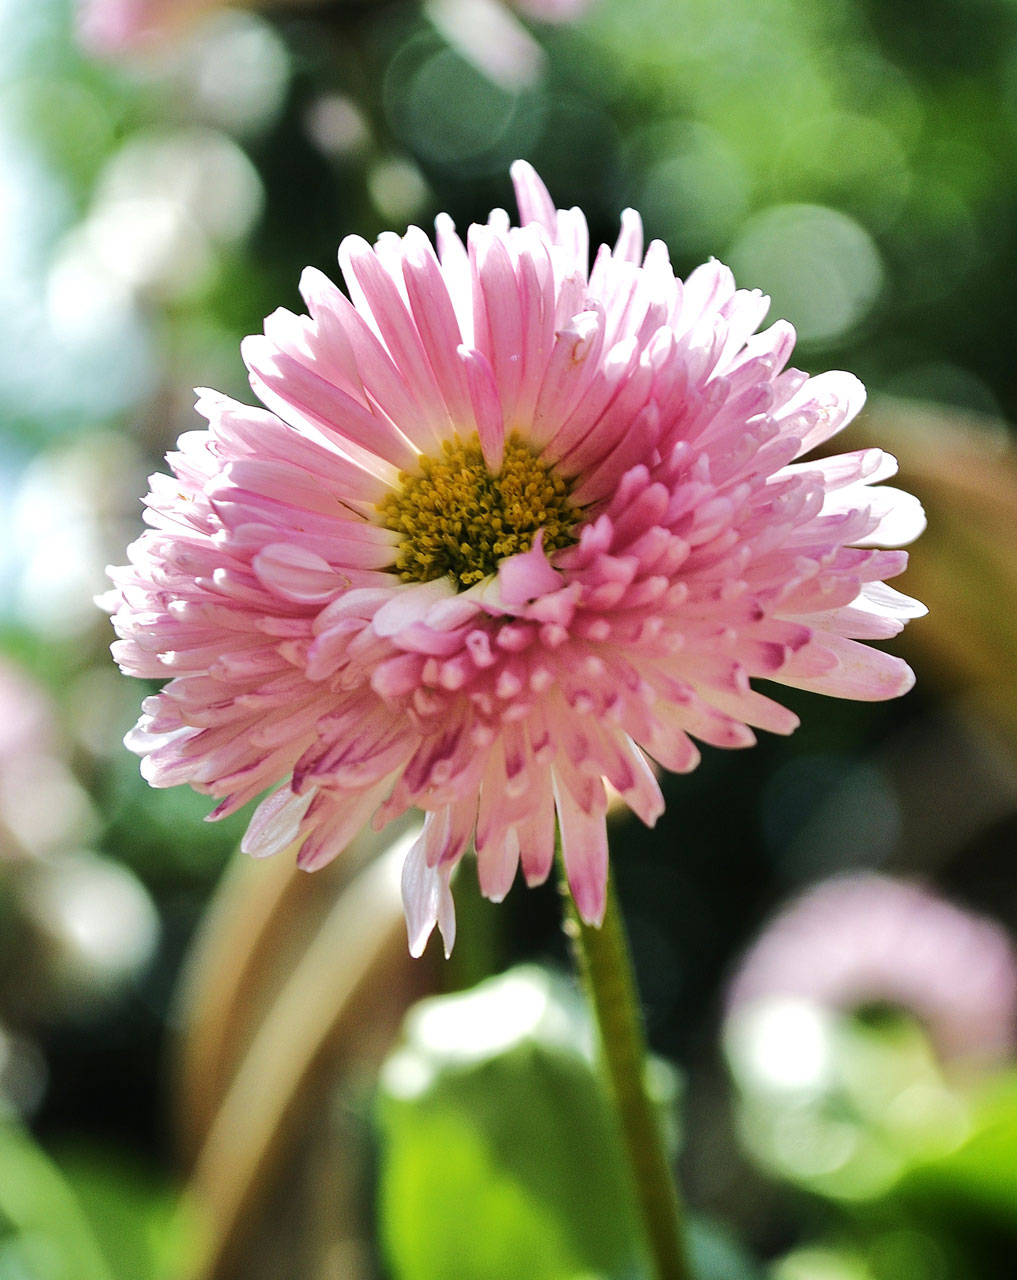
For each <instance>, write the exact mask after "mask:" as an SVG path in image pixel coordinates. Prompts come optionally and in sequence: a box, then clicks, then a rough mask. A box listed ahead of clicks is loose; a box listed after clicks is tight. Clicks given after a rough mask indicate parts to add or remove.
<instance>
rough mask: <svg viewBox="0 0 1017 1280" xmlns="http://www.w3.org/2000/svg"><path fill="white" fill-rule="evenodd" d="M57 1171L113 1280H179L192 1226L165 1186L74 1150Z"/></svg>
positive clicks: (109, 1158)
mask: <svg viewBox="0 0 1017 1280" xmlns="http://www.w3.org/2000/svg"><path fill="white" fill-rule="evenodd" d="M60 1165H61V1169H62V1171H63V1172H64V1174H65V1175H66V1177H67V1181H68V1184H69V1185H70V1187H71V1188H72V1189H73V1191H74V1193H75V1194H76V1195H77V1198H78V1202H79V1203H80V1205H81V1208H82V1210H83V1212H84V1214H85V1215H86V1217H87V1219H88V1221H89V1224H90V1226H91V1228H92V1231H93V1233H94V1235H95V1238H96V1240H97V1241H98V1243H99V1245H100V1246H101V1248H102V1249H103V1252H104V1253H105V1255H106V1257H107V1258H108V1259H109V1263H110V1266H111V1268H112V1275H113V1276H114V1277H115V1280H164V1278H165V1280H170V1278H174V1280H176V1278H178V1277H179V1276H180V1275H181V1274H183V1272H184V1270H185V1267H184V1264H185V1262H186V1260H187V1259H188V1257H189V1256H190V1254H191V1249H192V1247H193V1243H194V1239H193V1233H192V1231H191V1225H192V1224H191V1223H190V1221H189V1219H188V1218H187V1217H186V1216H183V1215H182V1214H181V1211H180V1208H179V1204H178V1197H177V1195H176V1192H175V1190H174V1188H173V1187H172V1186H171V1185H170V1184H169V1183H167V1182H166V1181H164V1180H162V1179H160V1178H157V1177H154V1176H152V1175H151V1174H150V1173H148V1172H147V1171H146V1170H143V1169H139V1168H136V1167H134V1166H133V1165H131V1164H129V1163H127V1162H126V1161H124V1160H123V1159H118V1158H115V1157H114V1156H113V1155H108V1154H106V1153H104V1152H97V1151H91V1150H84V1149H81V1150H75V1151H72V1152H69V1153H67V1154H66V1155H63V1156H62V1157H61V1161H60Z"/></svg>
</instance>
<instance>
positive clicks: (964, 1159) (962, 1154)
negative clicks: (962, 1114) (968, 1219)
mask: <svg viewBox="0 0 1017 1280" xmlns="http://www.w3.org/2000/svg"><path fill="white" fill-rule="evenodd" d="M1015 1170H1017V1074H1015V1073H1012V1072H1011V1073H1009V1074H1007V1075H1004V1076H1001V1077H1000V1078H998V1079H997V1080H996V1081H995V1082H994V1083H993V1084H992V1085H991V1087H990V1088H989V1089H988V1090H987V1091H986V1092H985V1093H983V1095H982V1096H981V1098H980V1099H979V1100H978V1102H976V1103H975V1104H974V1106H973V1107H972V1122H971V1130H970V1136H969V1137H968V1138H967V1140H966V1141H965V1142H963V1143H961V1144H960V1145H959V1146H957V1147H956V1148H955V1149H954V1150H952V1151H949V1152H947V1153H945V1154H943V1155H941V1156H939V1157H938V1158H936V1159H932V1160H929V1161H926V1162H924V1163H922V1164H920V1165H919V1166H918V1167H916V1168H915V1169H913V1170H912V1171H911V1174H910V1176H909V1177H908V1179H907V1180H906V1182H905V1184H904V1186H903V1187H902V1190H904V1191H913V1192H915V1193H917V1194H918V1195H919V1196H923V1195H926V1194H928V1193H932V1194H933V1195H935V1196H936V1198H937V1200H946V1201H948V1202H949V1203H950V1204H951V1205H952V1206H954V1207H956V1206H957V1205H958V1204H965V1205H967V1206H970V1207H973V1208H975V1209H978V1210H981V1211H982V1212H984V1213H987V1214H989V1215H991V1216H993V1217H996V1218H999V1219H1001V1220H1002V1222H1003V1224H1004V1225H1006V1226H1009V1227H1011V1228H1012V1227H1013V1226H1014V1225H1015V1224H1017V1174H1015Z"/></svg>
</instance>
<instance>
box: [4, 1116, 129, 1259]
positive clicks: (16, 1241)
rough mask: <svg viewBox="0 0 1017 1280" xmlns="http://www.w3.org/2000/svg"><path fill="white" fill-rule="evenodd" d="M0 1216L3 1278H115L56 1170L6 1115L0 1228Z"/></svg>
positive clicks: (89, 1227) (84, 1218) (79, 1206)
mask: <svg viewBox="0 0 1017 1280" xmlns="http://www.w3.org/2000/svg"><path fill="white" fill-rule="evenodd" d="M4 1220H6V1226H7V1230H8V1232H9V1233H10V1236H9V1237H8V1238H6V1239H3V1238H0V1276H3V1277H4V1278H5V1280H6V1277H7V1276H10V1277H11V1278H12V1280H13V1278H14V1277H17V1278H18V1280H22V1277H24V1280H115V1277H114V1273H113V1271H111V1269H110V1267H109V1266H108V1264H107V1262H106V1259H105V1258H104V1257H103V1254H102V1251H101V1249H100V1247H99V1244H98V1242H97V1240H96V1238H95V1235H94V1233H93V1231H92V1227H91V1224H90V1223H89V1221H88V1219H87V1217H86V1216H85V1214H84V1213H83V1212H82V1208H81V1205H80V1204H79V1202H78V1200H77V1197H76V1196H75V1194H74V1192H73V1191H72V1190H71V1188H70V1186H69V1185H68V1183H67V1182H66V1180H65V1179H64V1177H63V1175H62V1174H61V1172H60V1170H59V1169H58V1168H57V1167H56V1165H54V1164H53V1162H52V1161H51V1160H50V1159H49V1157H48V1156H47V1155H46V1154H45V1153H44V1152H43V1151H42V1149H41V1148H40V1147H39V1146H38V1145H37V1144H36V1143H35V1142H34V1141H33V1139H32V1138H31V1136H30V1135H29V1134H28V1133H27V1132H26V1131H25V1130H23V1129H22V1128H21V1127H20V1126H19V1125H18V1124H17V1123H16V1122H15V1121H13V1120H10V1119H8V1120H6V1121H3V1122H0V1228H2V1226H3V1223H4ZM11 1237H13V1238H11ZM139 1280H140V1278H139Z"/></svg>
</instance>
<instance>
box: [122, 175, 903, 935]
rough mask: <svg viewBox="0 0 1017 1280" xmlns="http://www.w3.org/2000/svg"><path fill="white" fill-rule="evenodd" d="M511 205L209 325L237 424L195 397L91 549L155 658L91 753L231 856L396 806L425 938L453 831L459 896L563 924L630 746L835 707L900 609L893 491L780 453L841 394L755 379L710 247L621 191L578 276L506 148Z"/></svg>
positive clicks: (634, 758) (576, 255) (130, 628)
mask: <svg viewBox="0 0 1017 1280" xmlns="http://www.w3.org/2000/svg"><path fill="white" fill-rule="evenodd" d="M513 177H514V180H515V186H516V194H517V198H518V201H519V207H520V212H521V222H522V225H521V226H519V227H511V226H510V225H509V219H508V216H507V215H506V214H505V213H504V212H502V211H501V210H496V211H495V212H494V213H492V214H491V217H490V219H489V221H488V222H487V224H486V225H483V226H473V227H471V228H470V231H469V234H468V236H467V238H466V241H465V243H464V241H463V240H462V239H460V237H459V236H458V235H457V234H456V232H455V228H454V227H453V224H452V223H451V221H450V220H449V219H448V218H447V217H444V216H441V217H439V218H438V221H437V253H435V251H434V250H433V249H432V247H431V244H430V242H429V241H428V239H427V237H426V236H425V235H424V233H423V232H422V231H420V230H418V229H417V228H411V229H410V230H409V231H408V232H407V234H406V235H405V236H404V237H402V238H400V237H398V236H396V235H394V234H386V235H383V236H382V237H381V238H380V239H379V241H378V243H377V244H376V245H375V246H374V247H373V248H372V247H371V246H370V245H368V244H366V243H365V242H364V241H363V240H361V239H359V238H357V237H353V236H351V237H349V238H347V239H346V240H345V241H344V242H343V244H342V246H341V248H340V251H339V260H340V263H341V266H342V270H343V275H344V277H345V280H346V284H347V287H348V290H349V297H348V298H347V297H346V295H344V294H343V293H342V292H341V291H340V290H339V289H338V288H336V286H335V285H334V284H332V283H331V282H330V281H329V280H328V279H326V278H325V276H323V275H322V274H321V273H320V272H318V271H315V270H313V269H308V270H307V271H305V272H304V275H303V277H302V280H301V292H302V294H303V297H304V300H305V302H306V305H307V308H308V310H309V312H310V315H309V316H297V315H293V314H291V313H290V312H288V311H282V310H280V311H277V312H275V313H274V314H273V315H271V316H270V317H269V318H268V319H267V320H266V322H265V332H264V335H263V336H257V337H251V338H248V339H246V341H245V343H244V345H243V353H244V359H245V361H246V363H247V366H248V369H249V371H250V375H251V384H252V386H253V388H254V390H255V391H256V392H257V394H258V395H259V397H260V398H261V400H262V401H263V402H264V404H265V405H266V406H267V410H266V409H252V408H248V407H246V406H244V405H241V404H237V403H236V402H234V401H232V400H229V399H227V398H226V397H224V396H221V395H217V394H216V393H214V392H211V391H205V392H201V393H200V399H199V401H198V409H199V411H200V412H201V413H202V414H203V415H204V416H205V417H206V418H207V419H208V422H209V428H208V430H207V431H200V432H197V431H196V432H193V433H189V434H187V435H185V436H183V437H182V439H181V440H180V444H179V452H177V453H175V454H171V455H170V458H169V462H170V465H171V466H172V469H173V473H174V474H173V477H172V478H170V477H168V476H162V475H157V476H155V477H153V479H152V489H151V493H150V495H149V498H148V508H149V510H148V520H149V523H150V524H151V526H152V527H151V528H150V529H149V530H148V531H146V532H145V533H144V534H143V535H142V536H141V538H140V539H139V540H138V541H137V542H136V543H135V544H134V546H133V547H132V548H131V551H130V558H131V563H130V564H129V565H128V566H126V567H124V568H120V569H114V570H111V576H112V578H113V581H114V583H115V589H114V591H112V592H111V593H110V598H109V606H110V608H111V609H112V611H113V613H114V623H115V626H116V629H117V632H118V634H119V636H120V640H119V642H118V643H117V644H115V645H114V652H115V655H116V657H117V659H118V661H119V662H120V664H121V666H122V667H123V669H124V670H125V671H126V672H128V673H130V674H132V675H137V676H146V677H163V678H165V677H167V676H169V677H172V679H171V680H170V682H169V684H167V685H166V687H165V688H164V689H163V690H162V692H161V693H159V694H157V695H155V696H154V697H151V698H148V699H147V700H146V701H145V704H144V711H145V714H144V716H143V717H142V719H141V721H140V723H139V725H138V727H137V729H136V730H134V731H133V732H132V734H130V735H129V737H128V745H129V746H131V747H132V748H133V749H134V750H136V751H137V752H138V753H139V754H141V755H142V756H144V761H143V764H142V771H143V773H144V774H145V776H146V777H147V778H148V780H149V781H150V782H151V783H152V784H153V785H155V786H173V785H175V784H177V783H182V782H187V783H190V785H191V786H193V787H195V788H196V789H197V790H198V791H201V792H205V793H207V794H209V795H212V796H216V797H218V798H220V801H221V802H220V804H219V805H218V807H217V808H216V809H215V811H214V814H213V816H216V817H218V816H222V815H224V814H227V813H232V812H233V811H234V810H236V809H238V808H239V807H240V806H242V805H244V804H246V803H247V801H249V800H251V799H253V798H254V797H255V796H257V795H259V794H260V793H261V792H263V791H264V790H265V789H266V788H268V787H269V786H271V785H273V784H274V783H277V782H280V780H284V781H282V785H281V786H280V787H279V788H278V789H277V790H276V791H274V792H273V793H272V794H271V795H270V796H269V797H268V798H267V799H265V800H262V802H261V804H260V806H259V807H258V809H257V812H256V813H255V815H254V817H253V819H252V821H251V824H250V827H249V828H248V831H247V835H246V837H245V840H244V847H245V848H246V849H247V851H248V852H250V853H252V854H255V855H267V854H271V853H275V852H277V851H279V850H281V849H284V848H286V847H288V846H290V845H294V844H296V845H299V848H300V851H299V853H298V857H297V860H298V862H299V864H300V865H301V866H302V867H305V868H308V869H311V868H314V867H318V866H321V865H322V864H323V863H325V862H327V861H328V860H329V859H331V858H333V857H334V856H335V855H336V854H337V853H339V852H340V850H341V849H342V848H343V846H344V845H345V844H346V843H347V841H348V840H349V839H350V838H351V836H352V835H353V834H354V833H355V832H356V831H357V830H358V828H359V827H360V826H361V825H362V824H363V823H364V822H365V821H366V820H367V819H369V818H370V817H371V815H372V814H374V815H375V822H377V823H379V824H380V823H384V822H386V821H387V820H389V819H390V818H393V817H395V816H396V815H398V814H400V813H402V812H403V811H405V810H406V809H407V808H409V807H412V806H417V807H419V808H420V809H423V810H424V811H425V813H426V821H425V824H424V829H423V833H422V835H421V837H420V839H419V840H418V841H417V843H416V845H415V846H414V848H413V850H412V851H411V853H410V854H409V856H408V858H407V862H406V867H405V872H404V896H405V900H406V909H407V918H408V923H409V931H410V944H411V949H412V950H413V951H414V953H419V952H420V951H421V950H422V949H423V947H424V944H425V943H426V940H427V937H428V935H429V933H430V931H431V930H432V928H433V927H434V924H435V922H437V923H438V924H439V925H440V927H441V930H442V933H443V935H444V938H445V942H446V946H451V943H452V938H453V933H454V913H453V908H452V899H451V894H450V892H449V875H450V872H451V870H452V868H453V867H454V866H455V864H456V863H457V862H458V861H459V859H460V858H461V857H462V855H463V853H464V852H465V851H466V849H467V848H468V847H469V846H470V844H471V843H472V844H473V846H474V848H475V849H476V853H477V859H478V871H479V878H480V884H481V887H482V889H483V891H484V893H485V894H487V896H488V897H490V898H493V899H495V900H499V899H501V898H502V897H503V896H504V895H505V893H506V892H507V891H508V889H509V886H510V885H511V884H512V881H513V879H514V877H515V874H516V870H517V868H518V866H519V865H520V864H521V866H522V870H523V875H524V876H525V878H526V880H527V882H528V883H530V884H537V883H539V882H541V881H543V880H544V879H545V878H546V877H547V875H548V873H549V871H550V869H551V865H552V861H553V858H554V848H555V828H556V824H557V826H558V827H559V828H560V831H561V843H562V850H563V856H564V861H565V865H566V869H567V873H568V878H569V884H570V887H571V891H572V893H573V896H574V897H575V900H576V904H577V906H578V908H579V911H580V913H581V914H582V916H583V917H584V919H586V920H587V921H591V922H597V921H599V920H600V918H601V916H602V913H603V909H604V893H605V882H606V876H607V839H606V831H605V810H606V806H607V793H606V790H605V784H606V783H610V784H611V785H612V786H613V787H614V788H615V789H616V790H617V791H618V792H619V793H620V794H621V796H622V797H623V798H624V800H625V801H626V802H627V803H628V805H629V806H630V807H631V808H632V809H633V810H634V812H635V813H636V814H638V815H639V817H640V818H642V819H643V821H644V822H647V823H651V824H652V823H653V822H654V821H655V820H656V819H657V817H658V816H659V815H660V813H661V811H662V808H663V800H662V797H661V792H660V789H659V787H658V785H657V781H656V778H655V775H654V770H653V767H652V764H651V761H656V762H657V763H658V764H660V765H663V766H664V767H665V768H667V769H671V770H674V771H677V772H685V771H687V770H690V769H693V768H694V767H695V765H696V763H697V761H698V759H699V752H698V749H697V747H696V745H695V744H694V741H693V739H698V740H699V741H701V742H706V743H710V744H712V745H714V746H718V747H744V746H748V745H749V744H751V743H752V742H753V741H754V738H753V732H752V728H753V727H756V728H762V729H766V730H769V731H771V732H777V733H789V732H791V730H792V729H794V728H795V726H796V724H797V718H796V717H795V716H794V715H793V714H792V712H790V711H788V710H786V709H785V708H784V707H782V706H781V705H780V704H779V703H777V702H775V701H773V700H772V699H771V698H769V697H768V696H766V695H765V694H763V693H761V692H760V691H759V690H757V689H755V688H754V687H753V686H752V681H753V680H754V679H758V678H763V679H766V680H770V681H773V682H776V683H778V684H785V685H790V686H794V687H796V688H804V689H813V690H816V691H818V692H820V693H827V694H833V695H836V696H839V697H846V698H861V699H882V698H890V697H894V696H896V695H897V694H900V693H903V692H904V691H905V690H906V689H908V688H909V687H910V685H911V683H912V674H911V672H910V670H909V669H908V667H907V666H906V665H905V664H904V663H903V662H902V661H901V660H900V659H899V658H896V657H892V656H890V655H888V654H886V653H883V652H882V651H880V650H877V649H871V648H869V647H867V646H866V645H864V644H860V643H858V641H859V640H867V639H881V638H883V637H887V636H892V635H894V634H895V633H896V632H898V631H899V630H900V628H901V626H902V625H903V620H904V619H906V618H908V617H911V616H915V615H917V614H920V613H922V612H924V610H923V609H922V607H921V606H920V605H917V604H916V603H915V602H914V601H912V600H909V599H907V598H906V597H904V596H902V595H900V594H899V593H898V592H896V591H894V590H893V589H892V588H890V587H887V586H885V585H884V579H886V578H888V577H892V576H893V575H894V574H897V573H900V572H901V570H902V569H903V568H904V565H905V562H906V556H905V553H904V552H901V551H887V550H880V549H879V548H880V547H882V546H886V545H891V546H892V545H897V544H900V543H903V542H906V541H908V540H909V539H911V538H913V537H915V536H916V535H917V534H918V533H919V532H920V530H921V528H922V525H923V516H922V512H921V508H920V507H919V506H918V504H917V503H916V502H915V501H914V499H912V498H910V497H909V496H908V495H906V494H903V493H901V492H899V491H897V490H895V489H891V488H888V487H886V486H880V487H878V488H874V487H873V485H874V483H875V482H876V481H879V480H883V479H885V478H886V477H888V476H890V475H892V474H893V472H894V469H895V464H894V462H893V459H892V458H889V457H888V456H887V455H886V454H884V453H882V452H881V451H880V450H879V449H863V450H861V451H858V452H855V453H848V454H844V455H841V456H839V457H833V458H829V457H827V458H822V459H820V460H817V461H812V462H800V461H797V459H799V458H800V457H801V456H802V455H803V454H805V453H806V452H808V451H809V450H811V449H812V448H813V447H814V446H816V445H819V444H822V443H823V442H824V441H825V440H827V439H828V438H829V437H830V436H832V435H833V434H834V432H836V431H837V430H839V429H840V427H842V426H843V425H844V424H845V423H846V422H848V421H849V420H850V419H851V418H852V417H853V416H854V414H855V413H857V412H858V410H859V408H860V407H861V405H862V402H863V399H864V391H863V388H862V386H861V385H860V383H859V382H858V381H857V379H856V378H854V377H852V376H851V375H850V374H847V373H826V374H822V375H820V376H819V377H815V378H808V377H807V376H806V375H805V374H804V373H800V372H798V371H797V370H795V369H786V368H785V365H786V362H787V360H788V357H789V356H790V354H791V349H792V346H793V344H794V331H793V329H792V328H791V326H790V325H789V324H787V323H785V322H781V321H779V322H778V323H776V324H775V325H773V326H772V327H771V328H769V329H766V330H765V331H764V332H762V333H758V334H757V333H756V329H757V327H758V325H759V324H760V322H761V320H762V318H763V316H764V315H765V313H766V309H767V304H768V299H766V298H765V297H763V296H762V295H761V294H760V293H759V292H758V291H753V292H746V291H742V290H737V289H736V288H735V285H734V281H733V280H732V277H731V273H730V272H729V271H728V270H727V268H726V267H723V266H721V264H720V263H718V262H710V263H709V264H708V265H706V266H703V267H700V268H699V269H698V270H697V271H695V272H693V274H692V275H691V276H690V277H689V278H688V280H686V281H685V282H684V283H683V282H682V281H680V280H678V279H676V278H675V276H674V273H673V272H672V270H671V266H670V264H669V261H668V256H667V251H666V249H665V247H664V245H663V244H661V243H660V242H658V241H655V242H653V243H652V244H651V245H650V246H649V249H648V250H647V251H646V253H645V256H644V254H643V247H642V239H643V237H642V228H641V225H640V222H639V218H638V216H637V215H636V214H634V213H633V212H631V211H628V212H626V213H625V214H624V215H623V218H622V229H621V234H620V236H619V239H618V242H617V244H616V245H615V247H614V249H613V250H611V249H609V248H607V247H606V246H605V247H602V248H601V249H600V250H599V251H598V253H597V254H596V257H595V260H594V263H593V266H592V269H590V267H589V261H588V241H587V228H586V222H585V220H584V218H583V215H582V214H581V213H580V211H579V210H577V209H571V210H556V209H555V207H554V205H553V203H552V201H551V199H550V197H549V195H548V193H547V191H546V190H545V188H544V186H543V185H542V183H541V182H540V180H539V178H538V177H537V175H536V174H535V173H534V172H533V170H532V169H531V168H530V167H529V166H528V165H526V164H524V163H517V164H516V165H515V166H514V168H513Z"/></svg>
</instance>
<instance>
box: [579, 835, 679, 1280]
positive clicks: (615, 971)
mask: <svg viewBox="0 0 1017 1280" xmlns="http://www.w3.org/2000/svg"><path fill="white" fill-rule="evenodd" d="M559 865H561V857H560V848H559ZM562 886H563V894H564V897H565V902H566V908H565V920H564V929H565V932H566V934H567V935H568V937H569V940H570V942H571V944H572V951H573V955H574V957H575V963H576V968H577V969H578V971H579V974H580V977H581V979H582V983H583V987H584V990H585V992H586V997H587V999H588V1001H589V1004H590V1008H591V1009H592V1011H593V1014H594V1017H595V1018H596V1022H597V1028H598V1031H599V1033H600V1058H601V1063H602V1065H603V1068H604V1071H605V1073H606V1075H607V1078H608V1083H609V1086H610V1091H611V1096H612V1098H613V1100H614V1104H615V1109H616V1112H617V1115H618V1122H619V1126H620V1129H621V1135H622V1142H623V1145H624V1149H625V1156H626V1160H627V1163H628V1166H629V1169H630V1171H631V1174H632V1181H633V1186H634V1190H635V1195H636V1202H637V1204H638V1207H639V1212H640V1216H641V1217H642V1221H643V1227H644V1230H645V1233H646V1244H647V1248H648V1250H649V1253H650V1257H651V1260H652V1263H653V1268H654V1275H655V1277H656V1280H692V1270H691V1267H690V1264H689V1260H688V1250H687V1246H686V1240H685V1222H684V1219H685V1214H684V1210H683V1208H682V1205H681V1201H680V1199H679V1196H678V1189H677V1187H676V1185H675V1181H674V1178H673V1176H672V1173H671V1169H670V1165H669V1162H668V1159H667V1155H666V1152H665V1150H664V1142H663V1135H662V1133H661V1129H660V1125H659V1123H658V1120H657V1114H656V1110H655V1107H654V1104H653V1103H652V1101H651V1100H650V1098H649V1096H648V1095H647V1092H646V1037H645V1034H644V1031H643V1021H642V1014H641V1013H640V1009H639V999H638V995H637V993H636V985H635V977H634V974H633V970H632V958H631V954H630V952H629V946H628V939H627V937H626V935H625V925H624V923H623V921H622V918H621V913H620V912H619V910H618V902H617V898H616V896H615V892H614V885H613V882H612V881H610V880H609V881H608V886H607V909H606V910H605V912H604V922H603V924H602V925H601V926H600V928H599V929H597V928H594V927H593V926H592V925H588V924H584V923H583V921H582V920H581V919H580V918H579V913H578V912H577V911H576V907H575V903H574V902H573V900H572V895H571V894H570V893H569V891H568V889H567V887H566V882H565V878H564V873H563V876H562Z"/></svg>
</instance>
